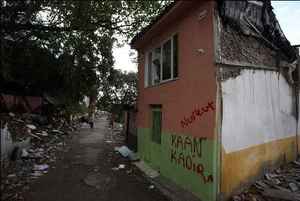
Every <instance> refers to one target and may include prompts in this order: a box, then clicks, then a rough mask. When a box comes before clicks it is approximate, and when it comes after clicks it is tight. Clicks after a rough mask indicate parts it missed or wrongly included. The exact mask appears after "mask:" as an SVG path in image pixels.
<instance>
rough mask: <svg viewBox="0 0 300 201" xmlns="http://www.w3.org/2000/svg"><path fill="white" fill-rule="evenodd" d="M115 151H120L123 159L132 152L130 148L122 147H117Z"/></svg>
mask: <svg viewBox="0 0 300 201" xmlns="http://www.w3.org/2000/svg"><path fill="white" fill-rule="evenodd" d="M115 151H118V152H119V153H120V154H121V155H122V156H123V157H128V156H129V154H130V153H131V152H132V151H131V150H130V149H128V147H126V146H121V147H115Z"/></svg>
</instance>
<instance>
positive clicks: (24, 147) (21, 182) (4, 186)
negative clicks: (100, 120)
mask: <svg viewBox="0 0 300 201" xmlns="http://www.w3.org/2000/svg"><path fill="white" fill-rule="evenodd" d="M0 120H1V192H2V193H1V200H3V201H5V200H9V201H14V200H23V198H22V193H23V192H24V191H26V190H28V189H29V185H28V184H29V183H30V182H33V181H34V180H36V179H37V178H39V177H40V176H42V175H44V174H46V173H47V172H48V170H49V168H54V167H53V166H52V167H51V164H52V163H53V162H55V161H56V159H57V153H58V152H59V151H61V152H62V151H64V152H66V151H67V150H68V149H69V148H68V147H67V146H66V140H67V139H68V138H71V135H70V134H71V133H72V132H73V131H74V130H76V129H77V126H76V125H77V124H75V123H72V124H67V123H66V122H65V121H63V120H61V119H59V118H53V119H51V121H48V119H47V118H46V117H43V116H40V115H35V114H22V115H15V114H13V113H9V114H0ZM4 135H5V136H4ZM5 140H6V141H5ZM3 147H4V148H3Z"/></svg>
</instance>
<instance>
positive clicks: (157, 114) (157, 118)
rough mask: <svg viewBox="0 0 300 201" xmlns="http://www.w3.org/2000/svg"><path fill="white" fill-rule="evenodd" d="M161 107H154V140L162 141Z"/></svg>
mask: <svg viewBox="0 0 300 201" xmlns="http://www.w3.org/2000/svg"><path fill="white" fill-rule="evenodd" d="M161 125H162V124H161V107H158V106H156V107H152V141H153V142H156V143H158V144H160V143H161Z"/></svg>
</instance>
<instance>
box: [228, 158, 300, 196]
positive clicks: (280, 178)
mask: <svg viewBox="0 0 300 201" xmlns="http://www.w3.org/2000/svg"><path fill="white" fill-rule="evenodd" d="M299 181H300V162H299V161H293V162H292V163H289V164H286V165H284V166H282V167H281V168H278V169H276V170H275V171H273V172H272V173H267V174H265V179H262V180H259V181H256V182H255V184H253V185H252V186H250V187H249V188H248V189H246V190H245V191H244V192H242V193H240V194H239V195H234V196H233V197H232V200H233V201H248V200H251V201H252V200H253V201H270V200H278V201H283V200H286V201H288V200H290V201H300V189H299V186H300V182H299Z"/></svg>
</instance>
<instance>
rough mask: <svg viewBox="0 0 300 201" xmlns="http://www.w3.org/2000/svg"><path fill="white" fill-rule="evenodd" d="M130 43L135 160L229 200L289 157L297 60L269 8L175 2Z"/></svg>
mask: <svg viewBox="0 0 300 201" xmlns="http://www.w3.org/2000/svg"><path fill="white" fill-rule="evenodd" d="M131 45H132V47H133V48H134V49H136V50H138V63H139V66H138V75H139V79H138V80H139V83H138V89H139V93H138V104H137V111H138V115H137V128H138V129H137V133H138V153H139V155H140V157H141V159H142V160H144V161H145V162H146V163H148V164H149V165H150V166H152V167H153V168H155V169H156V170H159V171H160V174H161V175H162V176H164V177H166V178H168V179H170V180H172V181H174V182H175V183H176V184H178V185H179V186H181V187H183V188H185V189H186V190H188V191H190V192H192V193H193V194H195V195H196V196H197V197H199V198H200V199H201V200H203V201H215V200H226V199H227V198H229V196H230V195H232V194H233V193H235V192H238V191H240V190H241V189H242V188H243V187H245V186H247V185H248V184H250V183H251V182H253V181H254V180H255V179H256V178H258V177H260V176H262V175H263V173H264V171H265V170H266V169H268V168H270V167H274V166H277V165H280V164H282V163H284V162H289V161H292V160H294V159H295V158H296V155H297V153H298V150H299V146H298V145H299V142H300V140H299V138H298V135H297V132H298V130H299V125H300V124H299V121H298V119H299V117H298V116H299V112H298V110H299V91H298V90H297V86H298V82H299V74H298V72H299V71H298V68H296V66H297V65H296V61H297V54H296V51H295V48H294V47H292V46H291V45H290V43H289V42H288V40H287V39H286V38H285V36H284V34H283V33H282V31H281V30H280V26H279V24H278V21H277V20H276V18H275V15H274V13H273V12H272V7H271V3H270V1H264V2H263V1H222V0H220V1H196V0H193V1H175V3H173V4H172V5H170V6H169V7H168V8H167V9H166V11H165V12H164V13H163V14H162V15H160V16H159V17H158V18H157V19H156V20H154V21H153V23H151V24H150V25H149V26H148V27H146V28H145V29H144V30H143V31H142V32H141V33H139V34H138V35H137V36H136V37H135V38H134V39H133V40H132V43H131ZM297 139H298V140H297Z"/></svg>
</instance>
